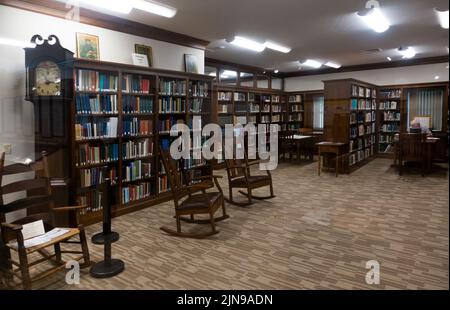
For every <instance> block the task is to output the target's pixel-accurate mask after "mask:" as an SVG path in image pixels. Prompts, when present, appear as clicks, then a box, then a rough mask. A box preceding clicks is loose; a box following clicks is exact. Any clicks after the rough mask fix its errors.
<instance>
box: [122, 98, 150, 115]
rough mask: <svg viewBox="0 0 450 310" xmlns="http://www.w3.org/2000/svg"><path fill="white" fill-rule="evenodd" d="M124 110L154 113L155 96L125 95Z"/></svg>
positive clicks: (126, 111) (125, 111)
mask: <svg viewBox="0 0 450 310" xmlns="http://www.w3.org/2000/svg"><path fill="white" fill-rule="evenodd" d="M122 110H123V112H124V113H153V98H151V97H146V98H144V97H142V98H141V97H136V96H129V95H124V96H123V97H122Z"/></svg>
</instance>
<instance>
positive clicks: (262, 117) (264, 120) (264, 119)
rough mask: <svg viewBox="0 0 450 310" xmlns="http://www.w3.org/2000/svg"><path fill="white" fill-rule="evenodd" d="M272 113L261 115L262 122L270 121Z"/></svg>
mask: <svg viewBox="0 0 450 310" xmlns="http://www.w3.org/2000/svg"><path fill="white" fill-rule="evenodd" d="M270 121H271V119H270V115H261V123H270Z"/></svg>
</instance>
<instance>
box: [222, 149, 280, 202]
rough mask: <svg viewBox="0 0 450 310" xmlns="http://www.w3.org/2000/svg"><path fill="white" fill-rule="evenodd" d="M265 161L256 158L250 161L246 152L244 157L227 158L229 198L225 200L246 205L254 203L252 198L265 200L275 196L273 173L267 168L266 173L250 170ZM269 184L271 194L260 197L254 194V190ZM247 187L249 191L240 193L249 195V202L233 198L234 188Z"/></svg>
mask: <svg viewBox="0 0 450 310" xmlns="http://www.w3.org/2000/svg"><path fill="white" fill-rule="evenodd" d="M262 162H263V161H261V160H254V161H251V162H249V161H248V157H247V154H246V153H245V152H244V159H225V166H226V170H227V175H228V190H229V198H225V200H226V201H227V202H229V203H231V204H234V205H236V206H239V207H246V206H249V205H251V204H252V203H253V201H252V199H256V200H265V199H271V198H274V197H275V195H274V192H273V183H272V174H271V173H270V171H269V170H266V175H252V174H251V172H250V170H251V167H252V166H255V165H259V164H260V163H262ZM265 186H269V189H270V195H269V196H266V197H259V196H255V195H253V194H252V190H254V189H257V188H260V187H265ZM234 188H238V189H246V190H247V192H244V191H239V193H240V194H242V195H244V196H246V197H247V199H248V202H237V201H234V199H233V189H234Z"/></svg>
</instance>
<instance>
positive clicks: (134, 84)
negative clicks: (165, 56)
mask: <svg viewBox="0 0 450 310" xmlns="http://www.w3.org/2000/svg"><path fill="white" fill-rule="evenodd" d="M150 86H151V84H150V80H149V79H146V78H142V77H141V76H137V75H133V74H124V75H123V76H122V92H124V93H136V94H149V93H150Z"/></svg>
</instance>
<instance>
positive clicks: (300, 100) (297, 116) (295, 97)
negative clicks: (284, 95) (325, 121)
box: [287, 93, 305, 130]
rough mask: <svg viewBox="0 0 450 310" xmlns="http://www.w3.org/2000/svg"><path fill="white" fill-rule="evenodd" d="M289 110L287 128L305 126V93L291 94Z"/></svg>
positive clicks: (294, 128) (292, 128) (296, 128)
mask: <svg viewBox="0 0 450 310" xmlns="http://www.w3.org/2000/svg"><path fill="white" fill-rule="evenodd" d="M287 110H288V111H287V112H288V116H287V122H288V124H287V129H288V130H299V129H301V128H304V127H305V126H304V124H305V123H304V122H305V103H304V96H303V94H300V93H298V94H289V96H288V108H287Z"/></svg>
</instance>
